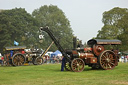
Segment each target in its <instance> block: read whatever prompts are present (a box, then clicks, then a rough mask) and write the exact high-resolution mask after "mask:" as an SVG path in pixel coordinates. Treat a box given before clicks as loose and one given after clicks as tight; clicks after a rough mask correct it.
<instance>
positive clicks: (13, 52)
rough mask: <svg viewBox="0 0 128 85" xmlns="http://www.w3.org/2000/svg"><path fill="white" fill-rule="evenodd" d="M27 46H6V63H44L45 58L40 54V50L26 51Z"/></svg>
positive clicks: (18, 64)
mask: <svg viewBox="0 0 128 85" xmlns="http://www.w3.org/2000/svg"><path fill="white" fill-rule="evenodd" d="M25 49H26V46H12V47H5V50H6V54H5V56H4V59H5V61H6V65H13V66H22V65H24V64H25V63H29V62H32V63H33V64H34V65H39V64H42V63H43V58H41V57H40V56H39V53H38V51H35V50H34V51H30V52H25V51H24V50H25Z"/></svg>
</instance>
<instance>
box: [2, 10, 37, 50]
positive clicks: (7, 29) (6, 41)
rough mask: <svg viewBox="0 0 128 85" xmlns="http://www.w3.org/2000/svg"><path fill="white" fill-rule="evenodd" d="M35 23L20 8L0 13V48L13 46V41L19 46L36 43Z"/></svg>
mask: <svg viewBox="0 0 128 85" xmlns="http://www.w3.org/2000/svg"><path fill="white" fill-rule="evenodd" d="M37 26H38V23H37V21H36V20H35V19H34V18H33V17H32V16H31V15H30V14H29V13H27V12H26V11H25V9H22V8H15V9H12V10H3V11H1V12H0V36H1V37H0V48H1V51H2V49H3V48H4V47H5V46H13V45H14V44H13V42H14V40H15V41H17V42H19V44H20V45H26V46H29V45H31V44H32V45H33V44H35V43H36V42H37V37H38V35H37V31H38V29H37Z"/></svg>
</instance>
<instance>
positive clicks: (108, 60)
mask: <svg viewBox="0 0 128 85" xmlns="http://www.w3.org/2000/svg"><path fill="white" fill-rule="evenodd" d="M117 63H118V62H117V57H116V56H115V53H114V52H113V51H110V50H105V51H103V52H102V53H101V54H100V56H99V64H100V66H101V68H102V69H104V70H111V69H113V68H115V66H116V65H117Z"/></svg>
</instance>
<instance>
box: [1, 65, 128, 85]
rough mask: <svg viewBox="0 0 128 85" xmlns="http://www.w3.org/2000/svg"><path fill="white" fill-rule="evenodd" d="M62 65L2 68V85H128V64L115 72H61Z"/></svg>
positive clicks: (118, 67) (119, 66)
mask: <svg viewBox="0 0 128 85" xmlns="http://www.w3.org/2000/svg"><path fill="white" fill-rule="evenodd" d="M60 66H61V64H44V65H38V66H34V65H31V66H20V67H0V85H128V63H119V65H118V66H117V67H116V68H115V69H113V70H91V68H89V67H87V66H86V67H85V70H84V71H83V72H79V73H75V72H70V71H63V72H61V71H60Z"/></svg>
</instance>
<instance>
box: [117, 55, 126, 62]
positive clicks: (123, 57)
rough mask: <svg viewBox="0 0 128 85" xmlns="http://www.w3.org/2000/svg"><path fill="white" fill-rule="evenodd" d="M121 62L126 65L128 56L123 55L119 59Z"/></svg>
mask: <svg viewBox="0 0 128 85" xmlns="http://www.w3.org/2000/svg"><path fill="white" fill-rule="evenodd" d="M119 61H120V62H122V63H126V62H128V55H122V56H121V57H120V59H119Z"/></svg>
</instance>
